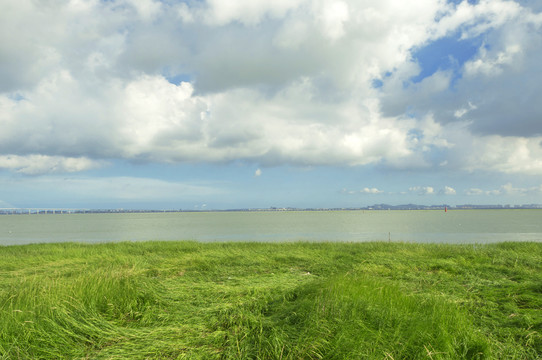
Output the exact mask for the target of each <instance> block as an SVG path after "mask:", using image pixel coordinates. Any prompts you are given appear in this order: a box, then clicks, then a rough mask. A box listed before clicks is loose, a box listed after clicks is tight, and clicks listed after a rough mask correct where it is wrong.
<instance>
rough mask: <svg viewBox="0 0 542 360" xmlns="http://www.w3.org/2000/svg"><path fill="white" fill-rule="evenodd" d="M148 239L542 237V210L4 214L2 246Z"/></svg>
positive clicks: (463, 240) (480, 240) (478, 240)
mask: <svg viewBox="0 0 542 360" xmlns="http://www.w3.org/2000/svg"><path fill="white" fill-rule="evenodd" d="M143 240H197V241H275V242H278V241H389V240H391V241H405V242H421V243H426V242H445V243H489V242H500V241H537V242H540V241H542V210H452V211H448V212H447V213H445V212H444V211H420V210H417V211H361V210H359V211H315V212H312V211H311V212H309V211H299V212H293V211H292V212H207V213H205V212H201V213H138V214H63V215H58V214H57V215H52V214H49V215H43V214H41V215H37V214H33V215H3V216H0V245H15V244H28V243H46V242H67V241H75V242H89V243H93V242H112V241H143Z"/></svg>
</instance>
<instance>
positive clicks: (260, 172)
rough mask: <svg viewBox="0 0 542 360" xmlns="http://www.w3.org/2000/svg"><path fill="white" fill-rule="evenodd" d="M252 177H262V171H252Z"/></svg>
mask: <svg viewBox="0 0 542 360" xmlns="http://www.w3.org/2000/svg"><path fill="white" fill-rule="evenodd" d="M254 176H256V177H259V176H262V170H261V169H256V171H254Z"/></svg>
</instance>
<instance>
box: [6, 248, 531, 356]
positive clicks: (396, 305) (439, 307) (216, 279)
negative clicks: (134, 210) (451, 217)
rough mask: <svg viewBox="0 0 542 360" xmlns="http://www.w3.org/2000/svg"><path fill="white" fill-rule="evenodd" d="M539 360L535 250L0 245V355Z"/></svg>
mask: <svg viewBox="0 0 542 360" xmlns="http://www.w3.org/2000/svg"><path fill="white" fill-rule="evenodd" d="M83 358H85V359H86V358H89V359H541V358H542V243H501V244H494V245H483V246H481V245H476V246H473V245H468V246H467V245H433V244H429V245H428V244H424V245H422V244H396V243H357V244H345V243H283V244H265V243H227V244H222V243H212V244H204V243H196V242H141V243H115V244H95V245H83V244H73V243H69V244H41V245H25V246H7V247H0V359H83Z"/></svg>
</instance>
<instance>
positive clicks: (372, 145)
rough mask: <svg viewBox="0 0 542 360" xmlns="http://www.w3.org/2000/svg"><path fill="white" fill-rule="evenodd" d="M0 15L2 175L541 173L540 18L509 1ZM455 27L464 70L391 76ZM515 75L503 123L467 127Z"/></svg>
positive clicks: (71, 7)
mask: <svg viewBox="0 0 542 360" xmlns="http://www.w3.org/2000/svg"><path fill="white" fill-rule="evenodd" d="M0 23H1V24H2V25H1V26H2V28H1V31H0V52H2V54H3V66H2V68H1V69H0V128H1V129H2V131H1V132H0V156H1V157H0V161H2V162H1V163H0V164H3V165H1V166H2V167H3V168H6V169H10V170H12V171H15V172H21V173H25V174H39V173H48V172H72V171H83V170H87V169H91V168H94V167H96V166H99V165H100V164H102V161H107V159H114V158H124V159H129V160H145V161H162V162H181V161H184V162H201V161H203V162H227V161H235V160H243V161H253V162H256V163H259V164H261V165H275V164H284V163H287V164H295V165H303V166H305V165H334V164H340V165H349V166H359V165H367V164H383V165H384V166H391V167H395V168H431V167H434V166H436V165H438V164H445V165H443V166H442V168H453V169H462V170H467V171H477V170H481V169H483V170H490V171H496V172H503V173H517V174H520V173H528V174H540V173H542V163H541V161H540V160H539V159H542V151H541V149H540V146H539V145H538V144H539V142H540V141H541V140H542V138H540V137H538V136H533V135H532V133H533V131H532V130H537V129H538V130H540V132H541V133H542V128H540V122H539V121H538V120H539V119H540V117H539V116H538V115H540V111H539V109H538V108H537V104H539V103H540V102H539V101H536V100H539V96H540V95H539V94H540V92H539V91H538V89H539V83H540V78H539V75H537V74H535V72H536V71H535V70H536V69H538V62H539V59H540V56H539V55H540V54H542V38H541V36H540V34H539V32H537V31H530V32H529V29H540V28H541V26H542V17H541V16H539V15H537V14H535V13H533V11H532V10H529V9H525V8H522V7H521V6H520V5H518V4H517V3H515V2H511V1H500V0H495V1H480V2H479V3H478V4H475V5H474V4H469V3H468V2H466V1H464V2H462V3H460V4H459V5H457V6H455V5H452V4H449V3H447V2H445V1H432V0H419V1H416V2H404V1H394V0H386V1H380V2H375V3H373V4H370V5H368V4H367V3H365V2H359V1H347V0H319V1H309V0H296V1H284V0H280V1H273V2H269V1H247V0H236V1H218V0H210V1H207V2H205V3H200V2H186V3H181V4H172V3H167V2H159V1H154V0H119V1H110V2H100V1H90V2H86V1H71V2H68V3H65V2H51V3H49V4H48V6H45V3H42V2H32V1H24V0H23V1H19V2H15V3H14V2H3V3H2V4H0ZM456 31H460V32H462V33H463V37H464V38H472V37H475V36H477V35H479V34H482V33H483V34H488V35H487V40H486V43H485V44H484V46H483V47H482V48H481V49H480V51H479V53H478V54H477V55H476V56H475V58H474V59H472V60H470V61H468V62H467V63H466V64H465V65H464V67H463V69H462V73H461V75H462V76H463V78H461V79H459V80H457V83H454V76H453V73H452V72H450V71H437V72H435V73H434V74H433V75H431V76H429V77H427V78H426V79H424V80H423V81H421V82H420V83H418V84H410V85H409V86H408V87H407V88H406V89H405V82H408V80H409V79H410V78H411V77H412V76H414V75H416V74H417V73H418V72H419V71H420V70H421V69H420V67H419V64H416V63H415V62H414V59H412V52H413V49H415V48H419V47H423V46H424V45H427V44H428V43H429V42H430V41H431V40H434V39H437V38H439V37H441V36H446V35H449V34H452V33H454V32H456ZM527 45H529V46H527ZM74 49H77V51H74ZM533 69H535V70H533ZM168 77H169V78H172V77H173V78H175V81H172V82H173V83H172V82H168V80H167V78H168ZM516 78H517V80H514V79H516ZM179 79H181V80H182V81H181V80H179ZM375 79H379V80H381V81H382V82H383V86H382V87H381V88H380V89H375V88H374V87H373V81H374V80H375ZM510 81H512V82H513V84H515V85H516V86H512V87H510V89H507V88H506V85H507V84H510ZM514 81H515V82H514ZM521 81H523V82H524V83H525V84H526V85H525V87H524V88H525V89H526V91H525V92H524V93H523V94H524V95H521V96H524V97H525V98H524V99H523V100H524V103H523V106H522V108H521V111H522V116H521V118H519V119H518V118H516V117H514V121H518V124H520V125H521V126H522V128H521V129H519V130H517V129H514V131H518V132H519V134H515V135H516V136H515V137H511V136H504V135H503V134H500V135H496V134H495V133H490V134H489V135H484V136H480V135H476V132H475V133H473V131H475V130H476V131H479V132H480V131H482V132H483V129H486V130H485V131H489V130H487V129H488V128H491V129H493V127H492V125H494V124H496V125H498V126H495V128H496V129H497V128H498V129H501V130H491V131H497V132H498V131H501V132H502V133H504V134H506V135H509V133H508V131H512V130H507V129H508V128H507V127H506V126H508V127H511V128H512V127H514V126H515V125H513V124H515V123H514V122H512V121H510V119H511V117H510V114H514V115H516V113H514V111H512V110H510V109H511V108H510V106H511V105H510V104H514V107H517V106H516V104H518V103H520V101H519V100H522V99H520V98H519V97H520V95H517V94H516V93H519V92H518V91H517V90H518V86H519V83H520V82H521ZM450 86H454V87H455V88H454V89H455V90H454V91H456V92H457V94H456V95H454V96H448V95H450V92H449V91H450V90H449V89H450ZM499 92H502V94H508V95H510V96H509V98H507V99H505V101H501V100H502V98H501V96H500V94H501V93H499ZM439 94H440V95H441V97H440V98H439V97H438V95H439ZM480 94H484V96H480ZM514 94H516V95H514ZM435 96H437V97H435ZM403 99H404V100H403ZM449 99H452V100H449ZM405 104H413V106H414V107H417V108H419V109H421V110H420V111H414V112H413V114H410V113H405V108H406V105H405ZM465 104H467V105H465ZM474 104H475V105H474ZM502 104H504V105H502ZM533 104H534V105H533ZM493 105H498V106H500V108H499V110H491V108H492V106H493ZM501 105H502V106H501ZM498 106H497V107H498ZM506 106H508V108H505V109H504V110H503V107H506ZM391 107H393V108H394V109H400V110H397V111H395V113H393V114H392V113H390V111H389V108H391ZM517 111H518V110H516V112H517ZM446 114H448V115H446ZM500 114H507V115H506V117H503V116H504V115H500ZM446 116H448V118H446ZM495 119H496V120H495ZM510 124H512V125H510ZM484 126H485V127H484ZM516 127H517V126H516ZM473 129H474V130H473ZM480 129H482V130H480ZM534 133H535V134H536V131H535V132H534ZM497 134H499V133H497ZM525 134H529V135H525ZM527 136H528V137H529V138H527ZM12 154H18V155H12ZM473 155H474V156H473ZM8 158H9V159H8ZM255 175H256V176H257V174H256V173H255ZM416 189H417V190H414V191H416V192H420V191H421V192H423V193H424V194H432V193H434V192H435V191H434V189H433V188H430V187H418V188H416ZM429 189H431V190H429ZM364 190H365V189H364ZM368 190H369V192H367V193H370V191H372V190H373V189H369V188H368ZM378 191H380V190H378ZM446 191H447V190H446V189H445V190H444V192H445V193H446Z"/></svg>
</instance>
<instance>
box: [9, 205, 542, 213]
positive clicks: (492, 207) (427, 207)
mask: <svg viewBox="0 0 542 360" xmlns="http://www.w3.org/2000/svg"><path fill="white" fill-rule="evenodd" d="M538 209H542V204H527V205H470V204H467V205H456V206H450V205H417V204H406V205H387V204H376V205H372V206H367V207H348V208H292V207H284V208H280V207H270V208H239V209H191V210H189V209H79V208H0V215H28V214H54V215H57V214H117V213H182V212H197V213H205V212H280V211H391V210H441V211H444V210H450V211H453V210H538Z"/></svg>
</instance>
